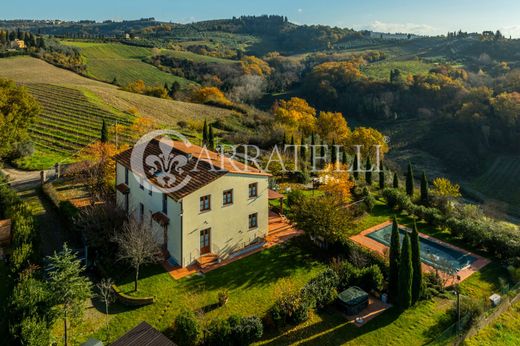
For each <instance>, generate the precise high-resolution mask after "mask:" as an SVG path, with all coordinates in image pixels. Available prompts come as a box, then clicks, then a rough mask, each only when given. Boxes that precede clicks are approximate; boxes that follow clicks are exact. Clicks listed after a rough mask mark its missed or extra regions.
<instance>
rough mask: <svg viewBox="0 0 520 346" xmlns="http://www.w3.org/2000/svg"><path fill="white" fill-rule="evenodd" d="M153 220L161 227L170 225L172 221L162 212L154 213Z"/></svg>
mask: <svg viewBox="0 0 520 346" xmlns="http://www.w3.org/2000/svg"><path fill="white" fill-rule="evenodd" d="M152 219H154V220H155V221H157V222H158V223H159V224H160V225H161V226H166V225H168V224H169V223H170V219H169V218H168V216H166V215H165V214H164V213H163V212H162V211H158V212H156V213H153V214H152Z"/></svg>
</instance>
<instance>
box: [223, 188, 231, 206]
mask: <svg viewBox="0 0 520 346" xmlns="http://www.w3.org/2000/svg"><path fill="white" fill-rule="evenodd" d="M222 199H223V201H222V204H224V205H230V204H233V190H226V191H224V192H223V194H222Z"/></svg>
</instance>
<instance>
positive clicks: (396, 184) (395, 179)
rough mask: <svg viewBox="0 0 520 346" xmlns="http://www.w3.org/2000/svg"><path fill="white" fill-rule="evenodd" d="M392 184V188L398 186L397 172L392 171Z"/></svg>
mask: <svg viewBox="0 0 520 346" xmlns="http://www.w3.org/2000/svg"><path fill="white" fill-rule="evenodd" d="M392 186H393V187H394V189H398V188H399V177H398V176H397V173H394V182H393V184H392Z"/></svg>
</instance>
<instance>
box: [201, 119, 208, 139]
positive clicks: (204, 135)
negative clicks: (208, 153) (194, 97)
mask: <svg viewBox="0 0 520 346" xmlns="http://www.w3.org/2000/svg"><path fill="white" fill-rule="evenodd" d="M206 144H208V123H207V122H206V119H204V126H202V145H206Z"/></svg>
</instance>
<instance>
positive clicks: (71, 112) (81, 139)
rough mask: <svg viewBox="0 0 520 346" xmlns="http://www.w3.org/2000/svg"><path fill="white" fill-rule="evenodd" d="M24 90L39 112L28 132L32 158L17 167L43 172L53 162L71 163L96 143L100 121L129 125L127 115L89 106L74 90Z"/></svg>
mask: <svg viewBox="0 0 520 346" xmlns="http://www.w3.org/2000/svg"><path fill="white" fill-rule="evenodd" d="M27 87H28V88H29V90H30V92H31V94H33V95H34V96H35V97H36V99H37V100H38V101H39V103H40V104H41V105H42V108H43V111H42V114H40V116H38V118H37V119H36V121H35V123H34V124H33V125H32V126H31V129H30V133H31V138H32V139H33V141H34V144H35V149H36V154H35V155H33V156H32V157H28V158H25V159H24V160H22V161H21V162H19V164H20V165H21V166H26V167H27V168H30V167H31V166H32V167H33V168H47V167H48V166H52V164H53V163H55V162H60V161H65V162H66V161H69V160H71V159H73V156H74V154H76V153H77V152H79V151H80V150H81V149H82V148H84V147H85V146H87V145H88V144H90V143H92V142H93V141H96V140H98V139H99V137H100V132H101V125H102V121H103V119H104V120H105V121H106V122H107V125H108V126H111V125H114V124H115V123H116V122H118V123H119V124H122V125H129V124H131V122H132V120H131V117H130V116H129V115H122V114H116V113H115V112H110V111H108V110H105V109H102V108H100V107H98V106H97V105H95V104H93V103H91V102H90V101H89V99H88V98H87V97H86V96H85V95H84V94H83V93H82V92H81V91H79V90H77V89H72V88H66V87H62V86H56V85H50V84H28V85H27ZM119 138H120V140H121V141H124V140H125V139H127V138H128V137H127V136H126V134H121V136H120V137H119ZM46 166H47V167H46Z"/></svg>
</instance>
